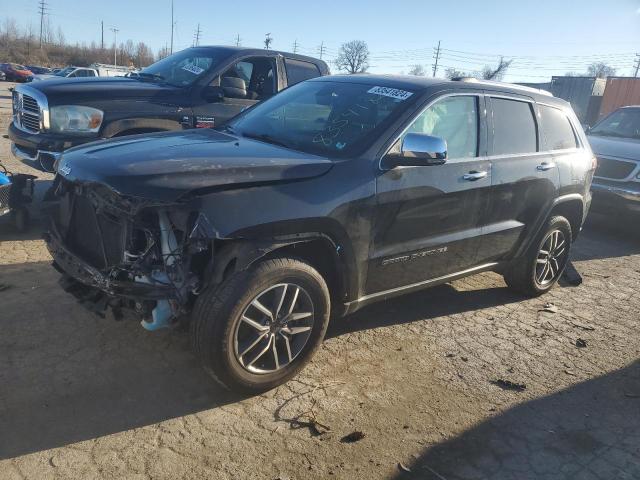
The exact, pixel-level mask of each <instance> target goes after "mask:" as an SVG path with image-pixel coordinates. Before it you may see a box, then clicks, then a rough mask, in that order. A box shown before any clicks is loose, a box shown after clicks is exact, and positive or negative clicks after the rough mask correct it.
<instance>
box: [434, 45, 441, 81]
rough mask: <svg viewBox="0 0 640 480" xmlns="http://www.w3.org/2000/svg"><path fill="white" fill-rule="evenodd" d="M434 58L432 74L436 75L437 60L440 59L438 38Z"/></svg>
mask: <svg viewBox="0 0 640 480" xmlns="http://www.w3.org/2000/svg"><path fill="white" fill-rule="evenodd" d="M435 59H436V63H434V64H433V76H434V77H435V76H436V73H438V60H440V40H438V48H437V49H436V51H435Z"/></svg>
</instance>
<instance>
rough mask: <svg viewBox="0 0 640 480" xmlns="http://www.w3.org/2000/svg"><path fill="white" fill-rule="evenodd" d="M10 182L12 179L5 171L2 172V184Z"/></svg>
mask: <svg viewBox="0 0 640 480" xmlns="http://www.w3.org/2000/svg"><path fill="white" fill-rule="evenodd" d="M10 183H11V179H10V178H9V177H8V176H7V175H5V174H4V173H0V185H9V184H10Z"/></svg>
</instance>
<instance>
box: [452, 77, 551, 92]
mask: <svg viewBox="0 0 640 480" xmlns="http://www.w3.org/2000/svg"><path fill="white" fill-rule="evenodd" d="M451 80H452V81H454V82H466V83H482V84H484V85H493V86H495V87H509V88H513V89H516V90H522V91H524V92H533V93H538V94H541V95H546V96H548V97H553V94H552V93H551V92H549V91H547V90H543V89H541V88H533V87H527V86H525V85H518V84H516V83H508V82H496V81H494V80H479V79H477V78H475V77H454V78H452V79H451Z"/></svg>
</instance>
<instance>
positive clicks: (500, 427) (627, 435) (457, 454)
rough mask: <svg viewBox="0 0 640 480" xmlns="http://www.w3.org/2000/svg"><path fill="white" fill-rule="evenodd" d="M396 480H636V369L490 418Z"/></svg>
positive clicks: (639, 463)
mask: <svg viewBox="0 0 640 480" xmlns="http://www.w3.org/2000/svg"><path fill="white" fill-rule="evenodd" d="M397 478H398V479H404V478H419V479H424V480H443V479H445V480H461V479H465V480H471V479H492V480H507V479H509V480H512V479H513V480H515V479H518V480H527V479H531V480H533V479H535V480H547V479H549V480H551V479H580V480H591V479H601V480H614V479H637V478H640V362H639V361H636V362H634V363H633V364H631V365H629V366H628V367H626V368H624V369H622V370H619V371H616V372H613V373H610V374H608V375H605V376H603V377H600V378H596V379H594V380H589V381H586V382H584V383H580V384H577V385H575V386H574V387H571V388H569V389H566V390H563V391H560V392H558V393H556V394H553V395H550V396H548V397H544V398H540V399H537V400H533V401H530V402H527V403H524V404H522V405H519V406H517V407H514V408H511V409H510V410H507V411H506V412H504V413H501V414H499V415H496V416H495V417H493V418H491V419H489V420H487V421H485V422H482V423H481V424H479V425H478V426H476V427H474V428H472V429H470V430H467V431H466V432H464V433H463V434H461V435H460V436H458V437H456V438H454V439H452V440H449V441H447V442H444V443H441V444H438V445H436V446H434V447H432V448H430V449H428V450H427V451H426V452H424V453H423V454H422V456H421V457H420V458H419V459H417V460H416V462H415V463H414V464H413V465H412V466H411V473H402V474H399V475H398V476H397Z"/></svg>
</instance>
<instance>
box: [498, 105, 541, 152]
mask: <svg viewBox="0 0 640 480" xmlns="http://www.w3.org/2000/svg"><path fill="white" fill-rule="evenodd" d="M491 105H492V107H493V151H492V154H493V155H507V154H515V153H533V152H536V151H537V143H538V141H537V135H536V123H535V120H534V116H533V110H532V109H531V104H530V103H528V102H520V101H517V100H507V99H504V98H492V99H491Z"/></svg>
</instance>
